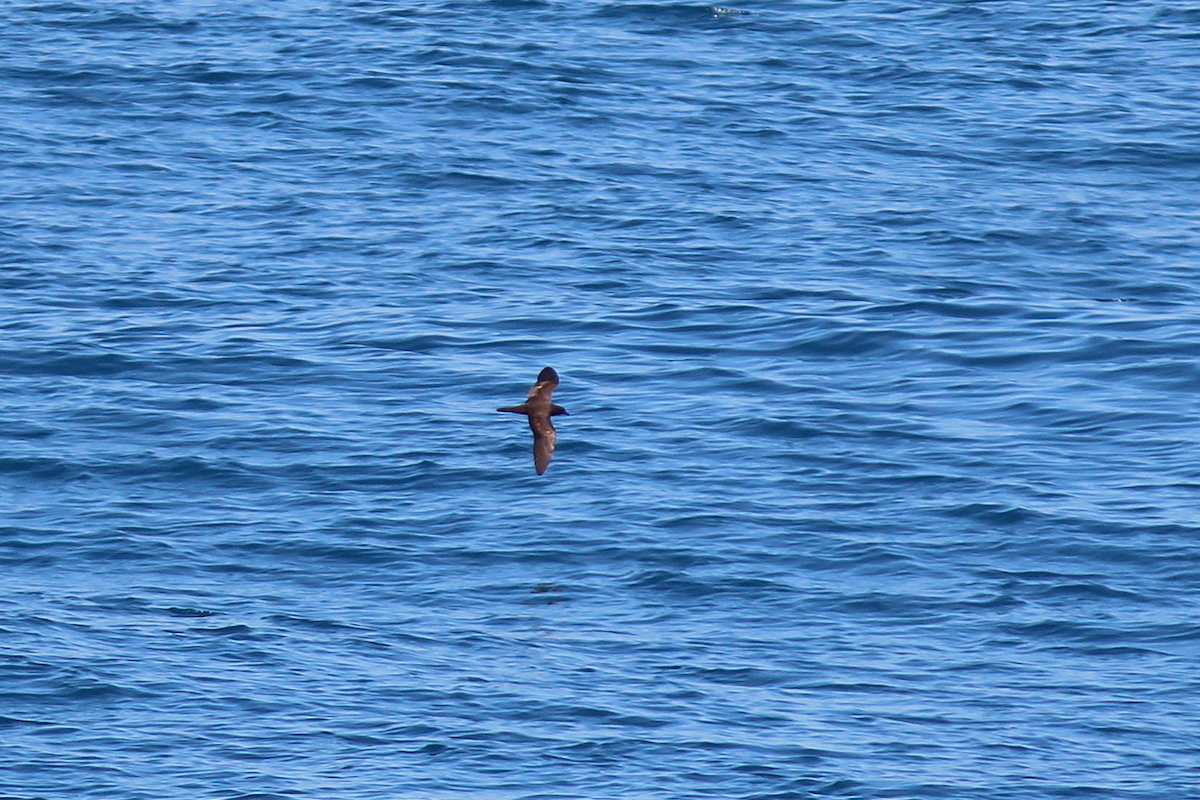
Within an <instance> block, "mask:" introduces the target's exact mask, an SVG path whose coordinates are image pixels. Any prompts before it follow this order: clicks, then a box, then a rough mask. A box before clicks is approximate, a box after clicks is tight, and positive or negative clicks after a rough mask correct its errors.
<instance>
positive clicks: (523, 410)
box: [496, 403, 529, 414]
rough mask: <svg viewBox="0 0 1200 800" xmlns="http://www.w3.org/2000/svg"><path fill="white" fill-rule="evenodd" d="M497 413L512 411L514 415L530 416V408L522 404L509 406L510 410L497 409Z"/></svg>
mask: <svg viewBox="0 0 1200 800" xmlns="http://www.w3.org/2000/svg"><path fill="white" fill-rule="evenodd" d="M496 410H497V411H511V412H512V413H514V414H528V413H529V408H528V407H527V406H526V405H525V404H524V403H521V405H519V406H509V407H508V408H497V409H496Z"/></svg>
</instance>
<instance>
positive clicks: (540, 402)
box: [496, 367, 567, 475]
mask: <svg viewBox="0 0 1200 800" xmlns="http://www.w3.org/2000/svg"><path fill="white" fill-rule="evenodd" d="M555 386H558V373H557V372H555V371H554V370H553V369H552V368H551V367H546V368H545V369H544V370H542V371H541V372H540V373H538V378H537V383H535V384H534V385H533V388H532V389H530V390H529V398H528V399H527V400H526V401H525V402H524V403H522V404H521V405H519V406H508V407H507V408H498V409H496V410H497V411H510V412H512V413H514V414H524V415H526V416H527V417H529V429H530V430H532V431H533V468H534V469H536V470H537V474H538V475H541V474H542V473H543V472H545V471H546V467H547V465H549V464H550V457H551V456H553V455H554V443H555V441H556V440H557V439H558V434H556V433H555V431H554V425H552V424H551V422H550V418H551V417H556V416H558V415H560V414H566V413H567V410H566V409H565V408H563V407H562V406H556V405H555V404H554V403H552V402H550V395H551V394H552V393H553V392H554V387H555Z"/></svg>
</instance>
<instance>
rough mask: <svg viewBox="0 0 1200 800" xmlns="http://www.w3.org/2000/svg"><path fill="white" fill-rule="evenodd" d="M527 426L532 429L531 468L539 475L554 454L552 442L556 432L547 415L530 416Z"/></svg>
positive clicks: (555, 438)
mask: <svg viewBox="0 0 1200 800" xmlns="http://www.w3.org/2000/svg"><path fill="white" fill-rule="evenodd" d="M529 427H530V428H532V429H533V468H534V469H536V470H537V474H538V475H541V474H542V473H543V472H545V471H546V467H548V466H550V458H551V456H553V455H554V443H555V441H557V439H558V434H557V433H555V431H554V425H552V424H551V423H550V418H549V417H530V418H529Z"/></svg>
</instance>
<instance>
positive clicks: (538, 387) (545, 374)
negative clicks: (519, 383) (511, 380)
mask: <svg viewBox="0 0 1200 800" xmlns="http://www.w3.org/2000/svg"><path fill="white" fill-rule="evenodd" d="M555 386H558V373H557V372H555V371H554V368H553V367H546V368H545V369H544V370H542V371H541V372H539V373H538V378H537V383H535V384H534V385H533V388H531V389H530V390H529V399H530V400H538V399H545V400H546V402H550V395H551V394H552V393H553V392H554V387H555Z"/></svg>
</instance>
